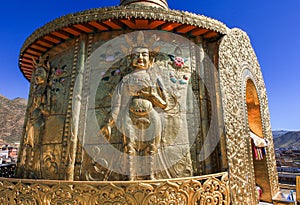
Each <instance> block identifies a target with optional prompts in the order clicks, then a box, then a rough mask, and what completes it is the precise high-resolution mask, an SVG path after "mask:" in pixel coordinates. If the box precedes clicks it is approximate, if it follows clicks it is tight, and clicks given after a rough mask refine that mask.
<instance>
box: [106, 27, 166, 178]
mask: <svg viewBox="0 0 300 205" xmlns="http://www.w3.org/2000/svg"><path fill="white" fill-rule="evenodd" d="M153 38H155V37H153ZM149 49H150V48H149V45H146V44H145V43H144V38H143V33H142V32H140V33H139V36H138V43H137V45H136V47H134V48H133V49H132V51H131V52H132V54H131V56H130V60H131V66H132V68H133V71H132V72H131V73H130V74H128V75H126V76H124V77H123V79H122V81H121V82H120V84H119V85H118V88H117V91H116V92H115V94H114V96H113V100H112V104H113V105H112V111H111V118H110V120H109V123H108V124H106V126H104V127H103V128H102V132H103V133H104V135H105V136H106V137H107V138H108V139H109V138H110V132H111V131H110V130H111V128H112V126H116V127H117V128H118V129H119V131H120V132H121V133H122V135H123V146H124V152H125V153H126V154H127V156H128V169H129V180H134V179H137V176H136V169H137V167H136V165H134V162H133V159H132V156H148V162H147V165H141V164H139V166H145V167H146V169H147V168H148V169H149V175H148V176H146V179H149V178H150V179H154V178H155V177H154V170H152V169H153V167H154V164H153V163H154V159H153V156H154V155H155V154H157V152H158V149H159V148H160V146H161V140H162V138H161V134H162V121H161V116H160V114H159V112H161V111H162V110H164V109H165V108H166V107H167V100H166V93H165V90H164V86H163V83H162V80H161V79H160V77H159V76H158V75H157V73H156V72H155V71H154V70H153V69H154V67H152V66H153V62H154V58H153V52H152V51H150V50H149Z"/></svg>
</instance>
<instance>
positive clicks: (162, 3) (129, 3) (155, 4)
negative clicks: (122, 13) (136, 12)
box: [120, 0, 168, 9]
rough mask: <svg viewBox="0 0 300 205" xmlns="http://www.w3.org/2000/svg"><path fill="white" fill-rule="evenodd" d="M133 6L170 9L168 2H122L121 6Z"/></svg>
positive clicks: (147, 0) (160, 0) (156, 0)
mask: <svg viewBox="0 0 300 205" xmlns="http://www.w3.org/2000/svg"><path fill="white" fill-rule="evenodd" d="M132 4H135V5H142V6H153V7H159V8H164V9H168V3H167V0H120V6H126V5H132Z"/></svg>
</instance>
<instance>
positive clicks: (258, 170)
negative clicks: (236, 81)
mask: <svg viewBox="0 0 300 205" xmlns="http://www.w3.org/2000/svg"><path fill="white" fill-rule="evenodd" d="M246 104H247V115H248V125H249V130H250V136H251V137H252V139H251V149H252V152H250V153H252V159H253V167H254V181H255V185H256V186H259V187H260V188H261V189H262V196H261V201H266V202H272V196H271V187H270V180H269V174H268V165H267V159H266V148H265V146H266V144H267V143H266V142H265V140H264V139H265V137H264V134H263V133H264V132H263V126H262V124H263V123H262V116H261V110H260V101H259V98H258V94H257V90H256V86H255V84H254V83H253V81H252V80H251V79H248V80H247V82H246ZM264 143H265V144H264Z"/></svg>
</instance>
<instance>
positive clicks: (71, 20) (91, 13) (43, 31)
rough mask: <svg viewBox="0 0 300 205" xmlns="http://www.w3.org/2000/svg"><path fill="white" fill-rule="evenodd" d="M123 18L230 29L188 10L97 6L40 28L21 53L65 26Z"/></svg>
mask: <svg viewBox="0 0 300 205" xmlns="http://www.w3.org/2000/svg"><path fill="white" fill-rule="evenodd" d="M121 18H141V19H154V20H163V21H168V22H178V23H183V24H187V25H192V26H197V27H201V28H205V29H208V30H212V31H216V32H218V33H220V34H226V33H227V30H228V28H227V26H226V25H225V24H223V23H222V22H220V21H217V20H215V19H212V18H209V17H206V16H203V15H198V14H194V13H190V12H187V11H178V10H170V9H168V10H166V9H162V8H155V7H141V6H136V5H135V6H134V5H132V6H126V7H125V6H115V7H107V8H96V9H90V10H86V11H81V12H77V13H74V14H68V15H65V16H62V17H60V18H57V19H55V20H53V21H51V22H49V23H47V24H45V25H44V26H42V27H40V28H38V29H37V30H35V32H33V33H32V34H31V35H30V36H29V37H28V38H27V39H26V41H25V43H24V44H23V46H22V48H21V51H20V54H22V53H23V52H24V51H25V49H26V48H27V47H28V46H30V45H31V44H32V43H33V42H34V41H36V40H37V39H39V38H41V37H42V36H45V35H47V34H49V33H51V32H53V31H57V30H59V29H61V28H63V27H68V26H70V25H74V24H80V23H87V22H90V21H105V20H113V19H121Z"/></svg>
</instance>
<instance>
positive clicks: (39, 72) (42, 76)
mask: <svg viewBox="0 0 300 205" xmlns="http://www.w3.org/2000/svg"><path fill="white" fill-rule="evenodd" d="M46 77H47V72H46V71H45V69H44V68H42V67H38V68H37V69H36V71H35V75H34V81H35V84H37V85H41V84H43V83H44V82H45V80H46Z"/></svg>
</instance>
